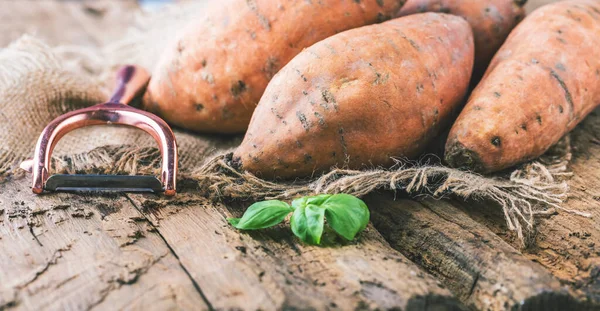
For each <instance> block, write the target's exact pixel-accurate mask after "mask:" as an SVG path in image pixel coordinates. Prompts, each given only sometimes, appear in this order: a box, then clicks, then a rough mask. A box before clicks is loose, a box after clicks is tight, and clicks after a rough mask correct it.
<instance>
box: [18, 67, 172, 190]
mask: <svg viewBox="0 0 600 311" xmlns="http://www.w3.org/2000/svg"><path fill="white" fill-rule="evenodd" d="M149 80H150V76H149V75H148V73H147V72H146V71H145V70H144V69H142V68H139V67H136V66H125V67H123V68H121V69H120V70H119V71H118V73H117V88H116V90H115V92H114V94H113V96H112V97H111V98H110V100H109V101H108V102H106V103H103V104H98V105H95V106H91V107H88V108H83V109H79V110H75V111H71V112H69V113H66V114H64V115H62V116H60V117H58V118H56V119H54V120H53V121H52V122H50V124H48V126H46V128H45V129H44V131H42V134H41V135H40V138H39V139H38V142H37V145H36V147H35V155H34V158H33V160H26V161H24V162H23V163H21V168H23V169H25V170H27V171H29V172H31V173H33V186H32V191H33V192H34V193H36V194H40V193H42V192H43V191H44V190H48V191H74V190H95V191H105V190H112V191H127V192H131V191H150V192H164V194H165V195H168V196H172V195H175V192H176V190H175V178H176V175H177V144H176V141H175V136H174V135H173V131H171V128H170V127H169V125H167V123H166V122H165V121H163V120H162V119H161V118H159V117H157V116H156V115H154V114H151V113H149V112H146V111H143V110H140V109H136V108H133V107H130V106H128V105H127V104H128V103H129V102H131V100H133V99H134V98H135V97H136V96H137V95H139V94H140V93H141V92H142V91H143V90H144V89H145V87H146V85H147V84H148V81H149ZM104 124H121V125H129V126H134V127H137V128H139V129H142V130H144V131H146V132H147V133H149V134H150V135H152V137H154V139H155V140H156V141H157V142H158V145H159V147H160V150H161V153H162V174H161V180H158V179H157V178H156V177H154V176H126V175H68V174H58V175H53V176H50V177H49V176H48V172H49V169H50V157H51V155H52V150H53V149H54V147H55V146H56V143H57V142H58V141H59V140H60V139H61V138H62V137H63V136H64V135H65V134H67V133H68V132H70V131H72V130H75V129H77V128H80V127H85V126H90V125H104Z"/></svg>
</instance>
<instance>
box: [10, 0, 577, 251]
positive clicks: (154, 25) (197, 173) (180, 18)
mask: <svg viewBox="0 0 600 311" xmlns="http://www.w3.org/2000/svg"><path fill="white" fill-rule="evenodd" d="M203 3H204V2H203V1H199V2H192V3H189V4H186V5H185V6H184V7H175V8H170V9H167V10H163V11H161V12H160V13H156V14H153V15H149V16H148V15H146V16H142V15H141V16H139V17H138V22H137V23H136V25H134V26H133V27H132V28H131V29H130V30H129V31H128V32H127V33H126V34H125V35H124V37H123V38H121V39H120V40H117V41H116V42H115V43H113V44H110V45H107V46H105V47H104V48H101V49H95V50H92V49H86V48H83V47H77V46H60V47H53V48H50V47H48V46H46V45H44V44H43V43H41V42H40V41H38V40H36V39H34V38H32V37H30V36H25V37H22V38H21V39H19V40H18V41H16V42H14V43H13V44H12V45H10V46H9V47H8V48H5V49H3V50H1V51H0V117H1V118H2V122H0V139H1V141H2V144H1V145H0V178H6V177H7V176H14V174H15V173H19V170H18V164H19V163H20V162H21V161H22V160H24V159H25V158H28V157H31V156H32V154H33V148H34V145H35V142H36V140H37V138H38V135H39V133H40V132H41V130H42V129H43V128H44V126H45V125H46V124H47V123H48V122H50V121H51V120H52V119H53V118H55V117H56V116H58V115H60V114H62V113H64V112H67V111H70V110H73V109H77V108H80V107H84V106H88V105H91V104H95V103H100V102H102V101H104V100H106V98H107V89H108V88H109V87H110V81H111V77H110V76H111V75H112V73H113V72H114V71H115V69H116V68H117V67H118V66H119V65H121V64H126V63H133V64H138V65H142V66H144V67H146V68H147V69H149V70H150V69H151V68H152V66H153V64H154V63H155V62H156V60H157V57H158V55H159V54H160V47H163V46H165V45H166V44H167V43H168V40H171V39H173V33H174V31H175V29H177V28H179V27H181V24H182V23H185V22H186V20H188V19H189V18H193V16H196V15H197V14H199V12H201V11H202V9H201V7H202V6H203V5H204V4H203ZM175 132H176V136H177V141H178V146H179V156H180V168H181V172H182V173H183V174H182V175H183V176H185V177H187V178H194V179H196V180H198V182H199V184H200V187H201V190H203V191H205V192H206V193H207V194H208V195H210V196H212V197H213V198H221V197H227V198H232V199H262V198H286V199H289V198H293V197H296V196H298V195H304V194H310V193H338V192H345V193H351V194H354V195H357V196H362V195H365V194H367V193H369V192H371V191H373V190H376V189H388V190H393V191H397V190H404V191H406V192H408V193H410V194H414V195H426V196H435V197H444V196H451V195H452V196H457V197H460V198H463V199H468V198H470V199H481V200H490V201H494V202H496V203H497V204H498V205H499V206H500V207H501V208H502V209H503V211H504V215H505V217H506V221H507V224H508V227H509V228H510V229H511V230H514V231H516V232H517V234H518V236H519V237H520V238H521V240H522V241H525V238H524V236H525V235H524V231H526V230H530V229H532V228H533V226H534V219H533V217H534V216H535V215H539V214H547V213H552V212H554V210H555V209H560V208H561V207H560V203H561V202H563V200H565V199H566V197H567V191H568V189H567V184H566V183H565V182H564V177H566V176H568V175H569V173H568V171H567V165H568V161H569V160H570V157H571V153H570V147H569V140H568V138H565V139H563V140H562V141H561V143H559V144H558V145H557V146H555V147H554V148H553V150H551V151H550V152H548V153H547V154H546V155H545V156H543V157H542V158H541V159H538V160H537V161H533V162H531V163H528V164H525V165H523V166H521V167H519V168H517V169H515V170H514V171H512V172H508V173H506V172H505V173H502V174H497V175H494V176H480V175H477V174H472V173H469V172H462V171H459V170H455V169H450V168H447V167H444V166H442V165H440V164H437V163H434V164H426V165H424V164H423V163H411V162H406V161H398V162H397V165H395V166H394V167H392V168H387V169H381V168H374V169H372V170H367V171H353V170H345V169H332V171H331V172H330V173H328V174H326V175H324V176H321V177H319V178H317V179H315V180H311V181H302V182H298V181H296V182H294V183H275V182H270V181H265V180H261V179H259V178H257V177H256V176H253V175H252V174H249V173H246V172H238V171H236V170H235V169H234V168H233V167H232V166H231V165H230V163H229V160H230V158H229V157H230V154H227V151H228V150H230V149H232V148H234V147H235V146H236V145H237V144H239V142H240V137H217V136H207V135H195V134H190V133H186V132H183V131H179V130H176V131H175ZM212 153H217V154H218V155H217V156H215V157H213V156H212ZM159 157H160V153H159V152H158V150H157V149H156V147H155V142H154V141H153V140H152V139H151V137H149V136H148V135H147V134H146V133H144V132H141V131H139V130H136V129H132V128H124V127H115V126H113V127H111V126H97V127H89V128H84V129H81V130H77V131H75V132H72V133H70V134H69V135H67V136H65V137H64V138H63V139H62V140H61V142H60V143H59V144H58V146H57V148H56V151H55V153H54V157H53V160H52V165H53V171H54V172H68V173H107V174H157V173H158V168H159V165H160V163H159V161H158V159H159ZM21 173H22V172H21ZM571 212H573V211H571Z"/></svg>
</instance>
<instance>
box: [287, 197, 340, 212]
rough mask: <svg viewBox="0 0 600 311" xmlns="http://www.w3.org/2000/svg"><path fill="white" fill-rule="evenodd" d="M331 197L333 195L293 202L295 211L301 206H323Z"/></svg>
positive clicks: (300, 199) (303, 198) (299, 199)
mask: <svg viewBox="0 0 600 311" xmlns="http://www.w3.org/2000/svg"><path fill="white" fill-rule="evenodd" d="M329 197H331V194H320V195H315V196H312V197H302V198H298V199H295V200H294V201H292V208H293V209H294V210H295V209H296V208H298V207H299V206H307V205H309V204H313V205H317V206H321V204H323V202H325V201H326V200H327V199H329Z"/></svg>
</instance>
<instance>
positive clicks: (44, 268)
mask: <svg viewBox="0 0 600 311" xmlns="http://www.w3.org/2000/svg"><path fill="white" fill-rule="evenodd" d="M68 250H71V245H67V246H65V247H63V248H59V249H57V250H56V251H54V254H52V257H50V259H49V260H48V261H47V262H46V263H45V264H44V265H43V266H42V267H41V268H40V269H38V270H37V271H36V272H35V275H34V276H33V277H32V278H31V279H29V280H28V281H25V282H24V283H22V284H19V285H17V286H15V288H16V289H18V290H21V289H23V288H25V287H27V286H28V285H30V284H31V283H33V282H35V281H36V280H37V279H38V278H39V277H40V276H41V275H42V274H44V272H46V271H48V269H49V268H50V266H52V265H55V264H56V262H57V261H58V259H59V258H62V253H63V252H66V251H68Z"/></svg>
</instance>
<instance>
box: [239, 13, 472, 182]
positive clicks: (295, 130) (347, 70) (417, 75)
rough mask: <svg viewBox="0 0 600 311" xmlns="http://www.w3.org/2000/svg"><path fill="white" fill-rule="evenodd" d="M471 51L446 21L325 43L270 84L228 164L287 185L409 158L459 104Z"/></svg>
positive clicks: (434, 18) (463, 26) (463, 27)
mask: <svg viewBox="0 0 600 311" xmlns="http://www.w3.org/2000/svg"><path fill="white" fill-rule="evenodd" d="M473 53H474V47H473V36H472V31H471V29H470V27H469V25H468V23H467V22H466V21H465V20H464V19H462V18H460V17H456V16H452V15H447V14H437V13H425V14H417V15H412V16H408V17H404V18H400V19H395V20H392V21H388V22H385V23H383V24H379V25H372V26H365V27H361V28H357V29H352V30H348V31H346V32H343V33H340V34H337V35H335V36H332V37H329V38H327V39H325V40H323V41H321V42H319V43H316V44H315V45H313V46H311V47H310V48H308V49H306V50H305V51H303V52H302V53H300V54H299V55H298V56H296V57H295V58H294V59H293V60H292V61H291V62H290V63H288V64H287V65H286V66H285V67H284V68H283V69H282V70H281V71H280V72H279V73H278V74H277V75H276V76H275V77H274V78H273V80H271V82H270V83H269V86H268V87H267V89H266V91H265V94H264V95H263V97H262V98H261V101H260V103H259V104H258V106H257V109H256V111H255V113H254V115H253V117H252V120H251V122H250V126H249V129H248V132H247V133H246V136H245V137H244V140H243V142H242V144H241V145H240V146H239V147H238V149H237V150H236V151H235V152H234V157H233V159H234V162H236V163H237V164H238V165H240V166H241V168H242V169H245V170H247V171H250V172H252V173H254V174H257V175H260V176H262V177H264V178H281V179H290V178H295V177H308V176H311V175H312V174H318V173H321V172H323V171H327V170H329V169H330V168H331V167H332V166H338V167H348V168H354V169H356V168H363V167H372V166H379V165H382V166H389V165H391V164H393V161H392V159H391V158H390V157H408V158H412V157H415V156H417V155H418V154H419V153H420V152H421V151H422V150H423V148H424V147H426V145H427V143H428V142H429V141H430V140H431V138H432V137H434V136H435V135H436V134H437V133H438V132H439V130H440V128H442V127H443V126H444V123H445V122H447V121H448V118H449V116H451V115H452V112H453V110H454V109H456V108H458V106H459V105H460V103H461V101H462V99H463V97H464V96H465V93H466V91H467V88H468V84H469V79H470V76H471V70H472V66H473V57H474V56H473Z"/></svg>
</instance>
